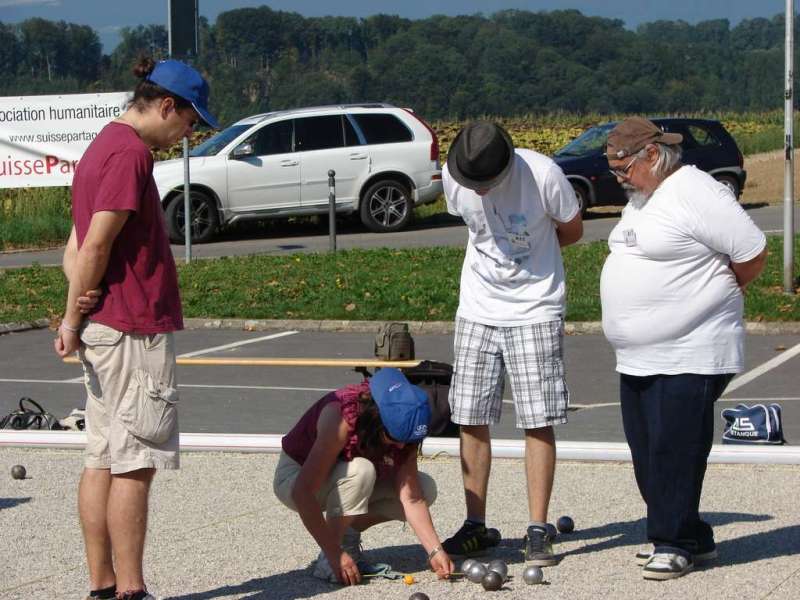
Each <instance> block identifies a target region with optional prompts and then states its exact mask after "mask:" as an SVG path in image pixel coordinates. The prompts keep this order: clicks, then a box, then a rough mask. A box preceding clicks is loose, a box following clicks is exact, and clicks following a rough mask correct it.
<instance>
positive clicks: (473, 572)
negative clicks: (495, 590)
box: [466, 561, 488, 583]
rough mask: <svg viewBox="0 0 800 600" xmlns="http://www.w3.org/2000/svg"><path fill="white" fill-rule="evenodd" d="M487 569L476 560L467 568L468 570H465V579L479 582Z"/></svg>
mask: <svg viewBox="0 0 800 600" xmlns="http://www.w3.org/2000/svg"><path fill="white" fill-rule="evenodd" d="M487 570H488V569H487V568H486V565H484V564H483V563H482V562H477V561H476V562H475V564H474V565H472V566H471V567H470V568H469V571H467V572H466V574H467V579H469V580H470V581H471V582H472V583H480V582H481V581H482V580H483V576H484V575H486V571H487Z"/></svg>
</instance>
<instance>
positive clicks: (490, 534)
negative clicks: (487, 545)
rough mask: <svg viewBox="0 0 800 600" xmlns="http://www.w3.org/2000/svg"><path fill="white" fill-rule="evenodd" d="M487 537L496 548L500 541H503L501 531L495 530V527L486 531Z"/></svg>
mask: <svg viewBox="0 0 800 600" xmlns="http://www.w3.org/2000/svg"><path fill="white" fill-rule="evenodd" d="M486 537H487V538H488V539H489V541H490V542H492V545H494V546H497V544H499V543H500V540H501V539H502V536H501V535H500V530H499V529H495V528H494V527H489V528H488V529H487V530H486Z"/></svg>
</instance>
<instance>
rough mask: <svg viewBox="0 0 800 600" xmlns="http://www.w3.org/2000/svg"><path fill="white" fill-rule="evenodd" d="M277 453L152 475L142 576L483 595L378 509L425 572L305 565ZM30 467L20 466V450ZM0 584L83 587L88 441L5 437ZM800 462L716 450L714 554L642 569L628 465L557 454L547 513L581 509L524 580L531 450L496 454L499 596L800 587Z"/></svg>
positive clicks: (738, 592) (58, 593)
mask: <svg viewBox="0 0 800 600" xmlns="http://www.w3.org/2000/svg"><path fill="white" fill-rule="evenodd" d="M276 460H277V457H276V456H275V455H264V454H259V455H255V454H233V453H226V454H216V453H192V454H189V453H185V454H184V455H183V468H182V470H181V471H178V472H164V473H160V474H159V475H158V476H157V479H156V484H155V486H154V490H153V496H152V501H151V519H150V531H149V538H148V544H147V548H146V551H145V558H146V566H145V569H146V577H147V581H148V582H149V585H150V588H151V591H153V592H154V593H155V594H156V595H157V596H158V597H161V598H175V599H177V598H180V599H186V600H210V599H217V598H260V599H271V600H293V599H296V598H331V599H332V600H342V599H347V600H350V599H364V598H370V599H372V598H381V599H383V600H393V599H406V598H408V596H409V595H410V594H411V593H412V592H414V591H422V592H425V593H426V594H428V595H429V596H430V598H431V600H437V599H440V598H458V599H462V598H463V599H468V598H484V597H485V594H487V593H488V592H485V591H483V588H481V587H480V586H479V585H475V584H472V583H469V582H467V581H465V580H459V581H454V582H440V581H436V580H435V577H434V576H433V574H432V573H430V572H428V571H426V570H425V557H424V553H423V552H422V550H421V548H420V546H419V545H417V544H416V542H415V538H414V536H413V534H412V532H411V531H410V529H409V528H407V527H406V528H404V527H403V526H402V525H400V524H398V523H392V524H384V525H381V526H378V527H375V528H374V529H371V530H370V531H368V532H366V533H365V535H364V546H365V550H366V558H367V559H369V560H372V561H375V562H379V561H380V562H389V563H391V564H392V565H393V566H394V568H395V569H396V570H399V571H403V572H408V573H413V574H414V576H415V577H416V580H417V583H416V584H414V585H412V586H407V585H405V584H404V583H402V581H388V580H376V581H372V582H371V583H369V584H368V585H362V586H358V587H355V588H341V587H338V586H334V585H330V584H326V583H323V582H320V581H318V580H316V579H314V578H312V577H310V576H309V575H308V573H307V571H306V567H307V565H308V564H309V562H310V561H311V560H312V559H313V558H314V557H315V556H316V554H317V551H318V550H317V547H316V545H315V543H314V542H313V540H312V539H311V537H310V536H309V535H308V534H307V533H306V532H305V530H304V529H303V527H302V525H301V523H300V520H299V519H298V518H296V516H295V515H293V514H292V513H291V512H290V511H288V510H287V509H285V508H284V507H283V506H282V505H281V504H280V503H279V502H278V501H277V500H276V499H275V497H274V496H273V494H272V490H271V478H272V472H273V469H274V466H275V463H276ZM14 464H23V465H25V466H26V468H27V470H28V476H29V478H28V479H26V480H24V481H16V480H12V479H11V477H10V476H9V475H8V473H9V469H10V467H11V465H14ZM0 468H2V470H3V474H2V477H0V531H2V532H3V533H2V538H0V539H1V540H2V543H0V565H2V567H3V576H2V577H0V598H3V599H4V600H5V599H8V600H11V599H17V598H19V599H28V598H59V599H61V598H75V599H78V598H83V597H84V596H85V594H86V587H85V585H86V583H85V582H86V581H87V574H86V569H85V566H84V560H83V548H82V541H81V536H80V531H79V527H78V522H77V514H76V507H75V491H76V481H77V476H78V474H79V472H80V469H81V455H80V453H79V452H74V451H63V450H61V451H59V450H23V449H16V448H0ZM421 468H422V469H423V470H425V471H427V472H429V473H430V474H431V475H433V476H434V477H435V478H436V481H437V482H438V483H439V487H440V489H439V498H438V500H437V502H436V503H435V504H434V506H433V509H432V510H433V517H434V520H435V522H436V525H437V527H438V528H439V530H440V533H441V534H442V536H443V537H444V536H446V535H449V534H450V533H452V532H453V531H454V530H455V529H456V528H457V527H458V526H459V525H460V522H461V520H462V519H463V510H464V509H463V497H462V492H461V478H460V474H459V466H458V462H457V461H456V460H454V459H449V458H438V459H434V460H424V461H423V462H422V464H421ZM798 497H800V468H798V467H796V466H754V465H712V466H710V467H709V470H708V475H707V477H706V491H705V496H704V504H703V510H704V511H705V514H706V517H707V519H708V520H709V522H711V523H712V525H714V526H715V529H716V533H717V543H718V548H719V553H720V559H719V560H718V561H717V562H716V563H714V564H713V565H711V566H708V567H705V568H703V569H701V570H698V571H696V572H695V573H692V574H690V575H688V576H686V577H683V578H681V579H678V580H673V581H668V582H648V581H644V580H643V579H642V577H641V574H640V572H639V569H638V568H637V567H636V565H635V563H634V560H633V554H634V553H635V551H636V550H637V549H638V548H639V547H640V545H641V543H642V541H643V538H644V521H643V519H642V517H643V506H642V503H641V500H640V499H639V496H638V492H637V490H636V485H635V483H634V480H633V472H632V469H631V466H630V465H629V464H624V463H623V464H617V463H586V462H581V463H578V462H571V463H569V462H564V463H561V464H559V467H558V473H557V476H556V485H555V490H554V493H553V502H552V506H551V515H552V517H553V520H555V518H557V517H558V516H559V515H562V514H569V515H571V516H572V517H573V518H574V519H575V523H576V531H575V532H574V533H573V534H570V535H563V536H561V537H560V538H559V540H560V541H559V543H558V545H557V549H558V551H559V552H560V553H562V554H563V555H564V559H563V560H562V562H561V564H560V565H559V566H557V567H552V568H548V569H545V580H546V584H545V585H539V586H526V585H525V584H524V583H523V582H522V580H521V572H522V563H521V562H520V554H519V552H518V550H517V549H518V545H519V541H520V540H519V538H520V537H521V536H522V534H523V531H524V527H525V525H526V521H527V517H526V512H527V511H526V503H525V500H524V498H525V491H524V476H523V465H522V463H521V462H520V461H517V460H497V461H495V464H494V467H493V470H492V481H491V484H490V504H489V515H488V516H489V522H490V525H492V526H495V527H498V528H499V529H500V530H501V531H502V532H503V534H504V535H505V536H506V539H505V540H504V541H503V542H502V543H501V546H500V547H499V548H498V549H497V551H496V553H495V555H496V556H497V557H499V558H503V559H505V560H507V561H508V562H509V564H510V574H511V575H512V576H513V577H512V579H511V580H510V581H509V582H508V583H507V584H506V586H505V587H504V588H503V591H502V592H500V594H501V596H500V597H501V598H504V599H506V600H512V599H514V598H532V597H536V598H542V599H555V598H569V599H570V600H578V599H584V598H585V599H590V598H591V599H597V598H641V599H645V598H647V599H650V598H681V599H682V600H688V599H692V598H703V599H707V598H725V599H729V598H733V597H740V598H770V599H778V598H781V599H787V600H788V599H793V600H795V599H797V598H800V578H798V575H800V560H798V555H800V508H798V502H797V498H798Z"/></svg>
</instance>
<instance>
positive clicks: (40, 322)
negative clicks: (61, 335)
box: [0, 319, 50, 335]
mask: <svg viewBox="0 0 800 600" xmlns="http://www.w3.org/2000/svg"><path fill="white" fill-rule="evenodd" d="M46 327H50V319H36V320H35V321H24V322H22V323H0V335H3V334H4V333H16V332H18V331H28V330H29V329H44V328H46Z"/></svg>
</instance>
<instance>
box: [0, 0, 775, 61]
mask: <svg viewBox="0 0 800 600" xmlns="http://www.w3.org/2000/svg"><path fill="white" fill-rule="evenodd" d="M263 5H266V6H269V7H270V8H272V9H274V10H285V11H293V12H298V13H300V14H301V15H304V16H309V17H310V16H325V15H335V16H345V17H367V16H369V15H374V14H379V13H384V14H393V15H400V16H401V17H405V18H409V19H424V18H427V17H430V16H432V15H437V14H444V15H464V14H475V13H484V14H491V13H494V12H497V11H498V10H504V9H510V8H511V9H520V10H531V11H542V10H547V11H549V10H558V9H568V8H572V9H577V10H579V11H581V12H582V13H583V14H585V15H589V16H598V17H609V18H614V19H622V20H623V21H624V22H625V25H626V26H627V27H629V28H635V27H636V26H637V25H639V24H641V23H647V22H650V21H657V20H671V21H673V20H678V19H682V20H684V21H688V22H689V23H697V22H699V21H706V20H709V19H720V18H726V19H728V20H729V21H730V22H731V25H736V24H737V23H738V22H739V21H741V20H742V19H749V18H753V17H772V16H774V15H776V14H782V13H784V12H785V10H786V2H785V1H784V0H761V1H757V0H638V2H637V1H634V2H631V0H560V1H558V0H483V1H480V0H458V1H455V0H449V1H445V0H402V2H400V1H398V0H393V1H389V0H337V1H336V2H331V1H330V0H266V1H265V0H199V7H200V14H201V15H203V16H205V17H207V18H208V20H209V21H210V22H211V23H213V22H214V21H215V20H216V17H217V15H218V14H219V13H220V12H224V11H228V10H231V9H234V8H245V7H254V6H263ZM31 17H41V18H44V19H49V20H51V21H67V22H68V23H77V24H79V25H89V26H91V27H92V28H93V29H94V30H95V31H97V33H98V35H99V36H100V41H101V42H102V43H103V51H104V52H105V53H106V54H108V53H110V52H111V51H112V50H113V49H114V47H115V46H116V45H117V43H118V42H119V30H120V29H121V28H122V27H135V26H136V25H150V24H162V25H166V21H167V0H140V1H139V2H131V1H130V0H0V22H3V23H17V22H19V21H24V20H25V19H29V18H31Z"/></svg>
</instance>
